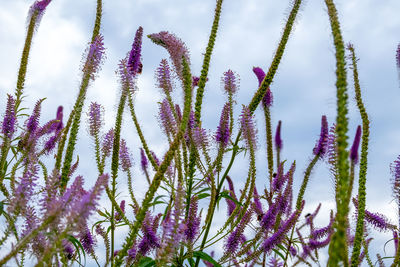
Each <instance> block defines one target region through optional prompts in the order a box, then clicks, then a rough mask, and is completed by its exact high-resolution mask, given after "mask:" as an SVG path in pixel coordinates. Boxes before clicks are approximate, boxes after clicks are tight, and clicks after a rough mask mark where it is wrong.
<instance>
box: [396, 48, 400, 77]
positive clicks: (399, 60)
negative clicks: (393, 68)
mask: <svg viewBox="0 0 400 267" xmlns="http://www.w3.org/2000/svg"><path fill="white" fill-rule="evenodd" d="M396 63H397V69H398V70H399V71H400V44H398V46H397V52H396Z"/></svg>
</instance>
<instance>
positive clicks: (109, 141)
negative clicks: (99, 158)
mask: <svg viewBox="0 0 400 267" xmlns="http://www.w3.org/2000/svg"><path fill="white" fill-rule="evenodd" d="M113 142H114V129H110V130H109V131H108V132H107V134H106V135H105V136H104V139H103V144H102V151H103V154H104V156H105V157H108V156H110V153H111V149H112V146H113Z"/></svg>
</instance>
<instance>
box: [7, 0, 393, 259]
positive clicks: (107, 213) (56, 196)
mask: <svg viewBox="0 0 400 267" xmlns="http://www.w3.org/2000/svg"><path fill="white" fill-rule="evenodd" d="M325 3H326V6H327V9H328V15H329V19H330V23H331V28H332V34H333V37H334V38H333V40H334V45H335V51H336V62H337V64H336V67H337V70H336V75H337V83H336V87H337V117H336V122H335V123H334V124H333V125H332V124H331V127H329V124H328V118H327V116H325V115H323V116H322V117H321V128H320V134H319V137H318V138H317V140H316V144H315V146H314V147H310V149H309V155H310V162H309V164H308V166H306V167H305V172H304V173H303V175H301V176H302V177H301V179H300V180H299V181H296V180H297V179H298V178H299V177H298V176H296V168H298V167H297V165H296V162H288V161H286V160H284V159H283V156H282V153H281V152H282V151H283V149H284V146H283V136H284V128H283V127H282V125H283V124H282V121H280V120H279V118H275V115H274V113H273V112H271V111H272V110H273V108H274V106H275V105H279V101H273V100H274V99H273V92H275V91H274V90H277V88H273V87H272V86H271V84H272V81H273V80H274V77H275V74H276V72H277V69H278V67H279V63H280V60H281V58H282V56H283V55H284V52H285V49H286V45H287V42H288V41H289V39H290V35H291V32H292V28H293V25H294V23H295V21H296V17H297V15H298V12H299V10H300V8H301V6H302V1H301V0H296V1H292V2H291V5H290V12H289V14H288V17H287V19H286V21H285V25H284V29H283V31H282V35H281V39H280V41H279V43H278V47H277V49H276V50H275V54H274V56H273V59H272V62H271V64H270V67H269V68H268V70H267V71H266V72H264V70H263V69H262V68H260V67H254V68H253V72H254V73H255V75H256V78H257V80H258V82H254V88H253V89H254V90H253V93H252V98H251V101H250V102H249V103H243V106H242V109H241V113H240V115H239V116H236V117H235V114H234V111H235V110H236V109H235V108H236V104H237V103H236V101H237V100H236V94H237V93H238V90H239V87H240V79H239V75H238V74H237V73H236V72H235V71H233V70H231V69H227V70H226V71H225V72H223V73H222V75H221V76H222V78H221V85H222V86H221V87H222V88H223V91H224V93H225V96H226V99H225V100H224V104H223V105H221V106H220V107H219V108H216V109H215V110H221V112H220V114H215V115H216V116H218V117H219V118H220V120H219V123H218V125H215V127H213V128H212V129H205V128H204V127H203V126H204V124H205V123H204V124H203V120H202V116H201V110H202V106H203V97H204V94H205V93H208V92H207V90H206V89H207V88H206V82H207V81H208V71H209V64H210V59H211V57H212V53H213V47H214V45H215V42H216V41H217V33H218V29H219V23H220V15H221V10H222V4H223V1H222V0H218V1H216V8H215V13H214V20H213V24H212V28H211V32H210V37H209V41H208V44H207V47H206V50H205V53H204V61H203V65H202V68H201V72H200V76H199V77H197V76H194V75H192V73H191V67H192V66H191V60H190V53H189V49H188V47H187V46H186V44H185V42H184V41H183V40H182V39H180V38H179V37H178V36H177V35H175V34H173V33H171V32H168V31H161V32H159V33H153V34H148V35H147V37H148V38H149V39H150V40H151V41H152V42H153V43H154V44H156V45H159V46H161V47H162V48H164V49H166V51H167V52H168V54H169V60H168V59H161V61H160V64H159V65H158V67H157V69H156V70H155V79H156V82H155V84H156V87H158V88H159V89H161V90H160V91H161V93H162V100H161V101H160V102H159V103H158V104H159V112H158V118H159V124H160V125H159V126H160V127H158V126H155V129H157V130H158V132H159V133H160V134H162V133H164V135H165V140H166V143H167V148H166V151H164V154H156V153H155V152H154V151H153V150H152V149H156V148H155V147H153V146H152V144H149V143H148V142H147V139H146V137H147V136H146V134H148V133H146V129H142V126H141V119H140V114H139V116H138V115H137V114H136V110H135V101H140V99H135V97H134V94H135V92H136V91H137V90H138V89H139V86H138V80H140V79H141V76H140V74H141V73H142V68H143V62H142V61H143V60H145V59H143V58H142V46H147V45H150V42H148V41H147V39H144V40H143V35H144V34H145V29H143V28H142V27H139V28H138V29H137V31H136V33H135V36H134V38H133V43H132V47H131V49H130V50H129V52H128V53H127V55H126V57H125V58H123V59H122V60H121V61H120V63H119V64H118V66H116V68H117V73H118V77H119V82H120V90H119V102H118V105H117V107H118V108H117V115H116V117H115V121H114V122H113V127H112V129H110V130H108V131H105V130H104V129H103V127H104V124H105V123H104V114H105V112H106V111H105V110H104V108H103V107H102V105H101V104H99V103H96V102H92V103H91V104H87V103H86V96H87V92H88V90H90V84H91V83H92V82H93V81H94V80H95V79H96V78H97V76H98V73H99V70H100V68H101V65H102V63H103V62H104V60H105V51H106V50H105V47H104V42H105V39H106V38H107V36H103V35H102V34H101V33H100V29H101V21H102V1H101V0H97V6H96V16H95V22H94V26H93V32H92V36H91V39H90V42H89V44H88V48H87V49H86V51H85V53H84V57H83V64H82V69H81V71H82V80H81V83H80V86H79V89H78V96H77V98H76V102H75V104H74V106H73V108H72V110H65V109H63V107H62V106H60V107H59V108H58V109H57V112H56V115H55V118H54V119H52V120H50V121H48V122H45V123H43V122H42V121H41V114H42V109H43V107H44V105H45V103H46V101H45V100H44V99H40V100H38V101H37V102H36V104H35V105H34V107H33V108H32V111H31V112H30V114H29V115H26V114H23V113H22V111H23V110H24V109H27V108H22V107H21V106H22V105H23V104H24V102H23V99H24V98H25V95H24V92H25V90H24V89H25V88H24V87H25V86H24V84H25V76H26V72H27V67H28V59H29V53H30V49H31V43H32V40H33V37H34V33H35V32H36V31H39V30H40V29H39V22H40V20H41V18H42V17H43V16H44V15H45V11H46V9H47V8H48V6H49V5H50V4H51V1H50V0H41V1H35V2H34V3H33V5H32V6H31V8H30V10H29V14H28V22H29V23H28V29H27V35H26V40H25V45H24V50H23V53H22V57H21V63H20V69H19V72H18V78H17V85H16V89H15V94H14V95H11V94H8V95H7V96H4V97H6V98H7V104H6V106H5V108H4V113H3V117H2V119H1V126H0V127H1V128H0V129H1V131H0V134H1V147H0V148H1V154H0V191H1V195H0V197H1V198H0V220H1V222H2V225H3V226H4V227H2V228H1V229H0V248H1V254H0V265H10V264H14V263H17V264H18V265H19V266H22V265H24V264H25V263H26V262H27V261H29V263H26V264H27V265H29V264H31V262H37V266H44V265H47V266H59V265H63V266H69V265H73V264H74V263H76V262H77V263H78V264H81V265H83V264H85V263H86V257H87V256H90V258H91V260H93V261H94V262H96V263H97V264H98V265H100V264H105V265H111V266H121V265H127V266H194V267H197V266H199V265H200V264H204V265H206V266H289V265H299V264H306V265H308V266H314V265H320V264H321V258H322V257H321V256H320V255H321V254H322V253H325V254H326V253H327V252H328V253H329V256H328V266H350V265H351V266H359V265H362V264H365V263H367V264H368V265H370V266H372V265H373V260H371V256H370V255H369V248H370V244H373V241H372V240H373V238H372V237H371V236H370V235H371V230H372V229H374V230H377V231H382V232H385V231H386V232H391V233H392V234H393V239H392V240H391V241H390V242H391V243H393V245H394V248H395V254H394V255H393V256H392V257H386V259H391V260H392V262H393V263H392V266H398V264H399V262H400V246H399V225H395V224H392V223H391V222H390V221H389V219H387V218H386V217H385V216H384V215H383V214H380V213H376V212H372V211H369V210H367V209H366V188H365V185H366V173H367V153H368V141H369V120H368V114H367V112H366V109H365V107H364V104H363V100H362V96H361V88H360V84H359V77H358V71H357V58H356V54H355V49H354V46H353V45H351V44H349V45H347V51H348V52H349V56H348V57H347V61H346V57H345V52H346V49H345V48H346V47H345V46H344V42H343V38H342V37H341V30H340V25H339V22H338V14H337V11H336V8H335V5H334V3H333V1H332V0H325ZM399 47H400V46H399ZM399 47H398V48H397V54H396V66H397V68H398V69H400V48H399ZM195 53H198V51H195ZM346 64H350V65H351V67H352V71H353V80H354V89H355V95H356V97H355V99H356V104H357V107H358V111H359V113H360V117H361V120H362V125H360V126H358V127H357V129H356V131H355V137H354V141H353V144H352V146H351V147H350V146H349V145H348V140H347V139H348V135H349V129H348V121H349V119H348V84H347V80H346V78H347V73H346V70H347V69H346ZM176 95H181V96H183V99H176V98H175V96H176ZM194 96H195V97H194ZM192 101H193V102H192ZM259 104H261V107H262V110H263V112H264V118H265V132H266V134H265V138H266V140H265V144H266V150H265V151H266V159H265V160H263V162H259V158H258V157H257V156H256V153H257V151H258V149H260V147H262V146H261V145H260V143H261V142H260V139H259V138H260V136H264V135H259V133H260V132H261V130H260V128H259V127H257V124H256V120H255V111H256V109H257V108H258V106H259ZM86 105H87V106H88V111H87V117H88V133H89V135H90V137H91V139H92V141H93V143H94V146H91V148H94V160H95V162H96V165H94V166H96V168H94V169H93V170H91V171H92V172H91V173H90V176H91V177H85V178H84V177H83V176H81V175H78V174H75V173H76V172H78V167H79V157H78V156H77V154H76V153H77V152H76V144H77V140H78V138H79V136H80V132H79V129H80V125H81V115H82V112H83V110H84V108H85V106H86ZM126 107H127V108H126ZM126 109H127V112H129V116H130V119H132V122H133V124H134V126H135V130H136V132H137V135H138V137H139V140H140V142H141V146H140V147H139V149H138V148H134V149H131V148H130V147H129V143H130V138H129V137H130V136H125V135H126V134H125V131H123V129H124V127H126V125H125V124H126V123H127V122H128V121H126V120H123V115H124V112H125V111H126ZM64 115H66V116H64ZM275 127H276V132H275V136H273V133H272V129H273V128H275ZM315 131H317V129H315ZM127 133H128V134H132V131H131V130H130V131H127ZM263 143H264V142H263ZM360 144H361V151H360V152H359V148H360ZM132 151H139V152H140V156H139V157H140V159H139V158H138V159H137V160H136V162H140V169H141V172H142V174H143V175H141V174H140V173H139V174H138V173H136V171H135V169H134V164H135V160H134V155H133V154H132ZM239 154H242V155H243V157H245V158H247V159H248V168H247V176H245V177H239V176H238V175H237V174H236V173H234V172H233V171H232V167H233V165H234V164H237V162H238V159H237V158H238V155H239ZM83 156H84V158H85V160H86V159H87V158H89V159H90V158H91V157H88V156H87V155H83ZM80 158H83V157H82V156H81V157H80ZM323 159H326V161H327V163H328V164H329V169H330V170H331V174H332V176H333V180H334V185H335V187H334V191H335V201H336V208H335V209H334V210H332V211H330V215H329V220H328V222H327V223H326V224H325V225H317V222H316V220H315V218H317V216H318V214H319V212H320V210H321V209H323V207H322V205H321V204H320V205H318V207H317V208H316V209H315V210H314V212H313V213H309V214H306V215H305V214H303V211H304V210H305V207H307V200H305V199H304V198H305V196H307V195H306V191H307V187H308V184H309V181H310V179H311V178H312V176H313V175H312V174H313V170H314V167H315V166H316V165H317V163H318V162H319V161H321V160H323ZM53 161H54V162H53ZM264 161H265V163H264ZM244 162H246V161H244ZM241 164H242V165H241V166H244V164H245V163H241ZM259 164H264V165H265V166H267V167H268V172H267V173H266V174H261V175H260V174H259V173H257V172H256V167H257V166H258V165H259ZM391 172H392V176H393V179H392V185H393V188H392V189H393V196H394V197H395V200H396V204H397V205H398V206H399V207H400V156H399V158H397V159H396V160H395V161H394V162H393V164H392V165H391ZM108 173H109V174H108ZM357 173H358V176H359V177H358V192H357V193H355V192H353V190H352V189H353V184H354V183H355V180H357V179H356V174H357ZM264 176H265V177H264ZM93 178H95V182H94V184H93V185H91V186H89V187H85V186H84V181H85V180H88V179H91V180H93ZM139 179H145V183H141V181H139ZM256 181H257V183H256ZM262 181H266V183H265V184H264V185H263V186H262V188H261V187H260V186H258V188H257V185H256V184H260V183H261V182H262ZM295 181H296V182H299V183H300V184H301V186H300V189H299V191H298V192H297V189H296V188H295V187H294V184H295ZM241 182H244V183H243V186H240V185H241ZM139 184H140V186H138V185H139ZM125 185H127V186H126V188H127V189H128V190H127V191H128V192H127V193H126V194H124V187H125ZM143 185H144V186H143ZM102 195H106V196H107V197H108V200H109V202H108V203H109V204H108V205H107V204H105V202H101V201H100V198H101V196H102ZM225 203H226V205H225ZM100 204H101V205H100ZM351 206H353V207H354V210H355V213H354V216H353V218H354V219H355V220H354V222H353V220H352V219H351V218H352V217H351V216H350V207H351ZM224 208H226V210H227V213H226V215H221V214H222V213H220V212H219V210H221V209H222V210H223V209H224ZM399 210H400V208H399ZM95 213H96V214H97V215H96V216H97V217H96V219H94V220H93V219H91V218H92V215H94V214H95ZM217 214H218V216H226V218H225V219H224V220H222V221H223V222H222V224H220V225H219V226H218V227H219V228H216V227H215V224H214V222H215V216H216V215H217ZM219 221H221V219H220V220H219ZM211 233H212V234H211ZM121 237H123V238H121ZM100 240H101V241H102V242H100ZM101 243H104V246H103V245H102V244H101ZM218 248H220V249H222V251H221V250H218ZM102 249H104V250H105V251H104V252H103V251H102ZM3 251H4V253H3ZM100 255H102V257H99V256H100ZM82 256H84V257H82ZM88 261H89V259H88ZM102 261H103V262H102ZM377 261H378V262H379V263H380V264H381V266H383V260H382V257H381V256H380V255H378V256H377Z"/></svg>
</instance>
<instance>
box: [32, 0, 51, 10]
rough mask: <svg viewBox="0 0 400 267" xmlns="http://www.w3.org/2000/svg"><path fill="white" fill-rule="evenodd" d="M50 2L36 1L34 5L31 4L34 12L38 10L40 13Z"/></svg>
mask: <svg viewBox="0 0 400 267" xmlns="http://www.w3.org/2000/svg"><path fill="white" fill-rule="evenodd" d="M50 2H51V0H37V1H36V2H35V3H34V4H33V6H32V7H33V8H34V9H35V10H38V11H40V12H42V11H44V10H45V9H46V7H47V6H48V5H49V4H50Z"/></svg>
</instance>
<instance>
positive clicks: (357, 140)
mask: <svg viewBox="0 0 400 267" xmlns="http://www.w3.org/2000/svg"><path fill="white" fill-rule="evenodd" d="M360 139H361V126H360V125H358V127H357V132H356V136H355V137H354V141H353V145H352V146H351V150H350V159H351V161H352V162H354V164H357V162H358V147H359V146H360Z"/></svg>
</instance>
